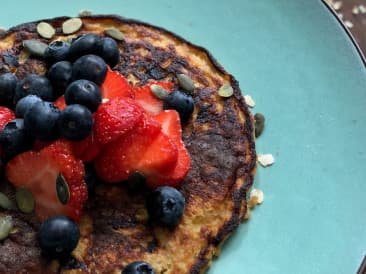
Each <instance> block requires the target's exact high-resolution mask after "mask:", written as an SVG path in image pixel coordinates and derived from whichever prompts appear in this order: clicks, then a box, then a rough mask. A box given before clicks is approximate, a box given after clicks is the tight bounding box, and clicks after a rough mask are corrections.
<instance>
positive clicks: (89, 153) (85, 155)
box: [70, 130, 102, 162]
mask: <svg viewBox="0 0 366 274" xmlns="http://www.w3.org/2000/svg"><path fill="white" fill-rule="evenodd" d="M70 143H71V148H72V152H73V154H74V155H75V156H76V158H78V159H80V160H82V161H83V162H91V161H94V159H95V158H96V157H97V156H98V155H99V153H100V151H101V150H102V144H101V143H99V142H98V140H97V138H96V137H95V130H93V131H92V133H91V134H89V136H88V137H86V138H85V139H83V140H80V141H71V142H70Z"/></svg>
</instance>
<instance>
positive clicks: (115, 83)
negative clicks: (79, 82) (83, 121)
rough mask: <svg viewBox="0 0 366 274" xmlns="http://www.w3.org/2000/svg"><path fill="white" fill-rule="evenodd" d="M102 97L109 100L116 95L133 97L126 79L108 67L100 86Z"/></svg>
mask: <svg viewBox="0 0 366 274" xmlns="http://www.w3.org/2000/svg"><path fill="white" fill-rule="evenodd" d="M101 92H102V98H103V99H107V100H111V99H113V98H117V97H128V98H133V97H134V94H133V90H132V87H131V86H130V84H129V83H128V81H127V79H126V78H125V77H123V75H121V74H120V73H118V72H116V71H113V70H111V69H108V71H107V76H106V78H105V80H104V82H103V84H102V86H101Z"/></svg>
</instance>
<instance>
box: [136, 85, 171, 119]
mask: <svg viewBox="0 0 366 274" xmlns="http://www.w3.org/2000/svg"><path fill="white" fill-rule="evenodd" d="M153 84H155V85H159V86H161V87H163V88H164V89H165V90H166V91H168V93H169V92H171V90H172V88H173V84H172V83H170V82H157V81H150V82H149V83H148V84H147V85H145V86H136V87H134V93H135V100H136V102H137V103H138V104H140V106H142V107H143V108H144V109H145V111H147V112H148V113H151V114H158V113H159V112H160V111H162V110H163V100H161V99H159V98H157V97H156V96H155V95H154V94H153V93H152V92H151V89H150V86H151V85H153Z"/></svg>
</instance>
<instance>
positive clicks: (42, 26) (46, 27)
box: [37, 22, 56, 39]
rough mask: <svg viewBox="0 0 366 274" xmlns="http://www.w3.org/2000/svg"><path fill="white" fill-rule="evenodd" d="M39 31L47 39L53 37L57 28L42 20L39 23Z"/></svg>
mask: <svg viewBox="0 0 366 274" xmlns="http://www.w3.org/2000/svg"><path fill="white" fill-rule="evenodd" d="M37 32H38V34H39V35H40V36H42V37H43V38H46V39H51V38H52V37H53V36H54V35H55V33H56V31H55V29H54V28H53V27H52V26H51V25H50V24H48V23H46V22H40V23H39V24H38V25H37Z"/></svg>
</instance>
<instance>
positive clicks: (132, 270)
mask: <svg viewBox="0 0 366 274" xmlns="http://www.w3.org/2000/svg"><path fill="white" fill-rule="evenodd" d="M121 274H155V271H154V269H153V267H152V266H151V265H150V264H149V263H146V262H141V261H138V262H133V263H130V264H129V265H127V266H126V267H125V269H123V271H122V273H121Z"/></svg>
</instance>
